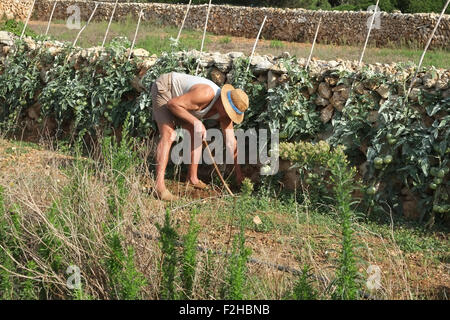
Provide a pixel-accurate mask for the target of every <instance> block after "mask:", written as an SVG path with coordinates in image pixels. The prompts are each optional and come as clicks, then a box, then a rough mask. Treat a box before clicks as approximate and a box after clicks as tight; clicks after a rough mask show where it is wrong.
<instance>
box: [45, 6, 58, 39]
mask: <svg viewBox="0 0 450 320" xmlns="http://www.w3.org/2000/svg"><path fill="white" fill-rule="evenodd" d="M57 3H58V0H55V4H54V5H53V9H52V13H51V14H50V19H48V24H47V30H45V35H48V30H50V24H51V22H52V18H53V13H54V12H55V8H56V4H57Z"/></svg>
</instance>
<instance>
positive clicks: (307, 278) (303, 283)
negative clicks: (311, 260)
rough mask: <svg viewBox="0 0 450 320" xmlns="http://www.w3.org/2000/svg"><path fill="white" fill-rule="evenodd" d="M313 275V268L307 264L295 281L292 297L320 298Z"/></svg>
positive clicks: (304, 298)
mask: <svg viewBox="0 0 450 320" xmlns="http://www.w3.org/2000/svg"><path fill="white" fill-rule="evenodd" d="M312 283H313V275H312V273H311V269H310V267H309V266H308V265H306V264H305V266H304V267H303V270H302V273H301V275H300V277H299V278H298V280H297V282H296V283H295V286H294V289H293V292H292V299H294V300H316V299H317V298H318V294H317V291H316V290H315V289H314V287H313V285H312Z"/></svg>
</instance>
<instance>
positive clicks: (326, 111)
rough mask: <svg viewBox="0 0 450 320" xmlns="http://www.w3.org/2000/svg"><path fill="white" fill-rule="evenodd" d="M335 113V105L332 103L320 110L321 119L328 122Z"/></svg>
mask: <svg viewBox="0 0 450 320" xmlns="http://www.w3.org/2000/svg"><path fill="white" fill-rule="evenodd" d="M333 113H334V107H333V106H332V105H331V104H330V105H329V106H327V107H326V108H323V109H322V110H321V111H320V120H321V121H322V122H323V123H327V122H329V121H330V120H331V118H332V117H333Z"/></svg>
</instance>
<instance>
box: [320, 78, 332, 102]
mask: <svg viewBox="0 0 450 320" xmlns="http://www.w3.org/2000/svg"><path fill="white" fill-rule="evenodd" d="M331 94H332V92H331V88H330V86H329V85H328V83H326V82H322V83H320V84H319V95H320V96H321V97H322V98H325V99H330V98H331Z"/></svg>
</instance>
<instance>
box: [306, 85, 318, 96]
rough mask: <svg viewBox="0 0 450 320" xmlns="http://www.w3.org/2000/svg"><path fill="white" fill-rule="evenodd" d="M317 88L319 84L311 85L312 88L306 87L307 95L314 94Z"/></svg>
mask: <svg viewBox="0 0 450 320" xmlns="http://www.w3.org/2000/svg"><path fill="white" fill-rule="evenodd" d="M318 88H319V84H318V83H313V85H312V87H309V86H308V93H309V95H313V94H314V93H316V92H317V89H318Z"/></svg>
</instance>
